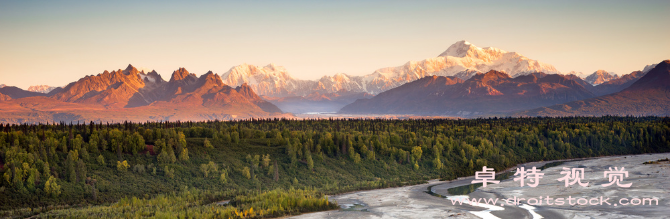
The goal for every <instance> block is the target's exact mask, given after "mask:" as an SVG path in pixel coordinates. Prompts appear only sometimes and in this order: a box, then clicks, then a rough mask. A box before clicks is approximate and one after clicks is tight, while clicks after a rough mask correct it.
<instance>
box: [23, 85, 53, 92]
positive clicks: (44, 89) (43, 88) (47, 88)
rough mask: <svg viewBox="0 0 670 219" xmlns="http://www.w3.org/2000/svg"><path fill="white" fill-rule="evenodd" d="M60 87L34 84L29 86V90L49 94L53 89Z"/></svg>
mask: <svg viewBox="0 0 670 219" xmlns="http://www.w3.org/2000/svg"><path fill="white" fill-rule="evenodd" d="M56 88H58V87H52V86H49V85H33V86H30V87H28V91H32V92H38V93H43V94H48V93H49V92H51V91H52V90H54V89H56Z"/></svg>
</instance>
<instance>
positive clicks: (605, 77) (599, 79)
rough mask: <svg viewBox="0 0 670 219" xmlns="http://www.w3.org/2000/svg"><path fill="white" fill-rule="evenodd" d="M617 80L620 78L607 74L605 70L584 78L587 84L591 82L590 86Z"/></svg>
mask: <svg viewBox="0 0 670 219" xmlns="http://www.w3.org/2000/svg"><path fill="white" fill-rule="evenodd" d="M645 68H646V67H645ZM617 78H619V76H618V75H616V74H614V73H611V72H607V71H605V70H598V71H596V72H593V74H591V75H589V76H587V77H586V78H584V80H585V81H586V82H589V84H592V85H599V84H602V83H605V82H608V81H611V80H614V79H617Z"/></svg>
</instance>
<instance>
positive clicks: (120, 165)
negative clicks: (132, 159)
mask: <svg viewBox="0 0 670 219" xmlns="http://www.w3.org/2000/svg"><path fill="white" fill-rule="evenodd" d="M128 168H130V165H129V164H128V161H125V160H124V161H123V162H121V161H116V169H117V170H118V171H126V170H128Z"/></svg>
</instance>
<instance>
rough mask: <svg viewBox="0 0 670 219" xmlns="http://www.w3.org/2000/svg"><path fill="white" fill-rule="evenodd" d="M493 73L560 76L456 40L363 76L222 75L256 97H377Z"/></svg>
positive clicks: (245, 71) (244, 70) (279, 71)
mask: <svg viewBox="0 0 670 219" xmlns="http://www.w3.org/2000/svg"><path fill="white" fill-rule="evenodd" d="M491 70H496V71H499V72H505V73H507V74H509V75H510V76H512V77H516V76H519V75H525V74H530V73H535V72H544V73H547V74H556V73H559V72H558V71H557V70H556V68H554V66H552V65H549V64H545V63H542V62H539V61H536V60H533V59H529V58H527V57H525V56H522V55H520V54H518V53H516V52H507V51H505V50H502V49H498V48H494V47H485V48H480V47H477V46H475V45H473V44H472V43H470V42H468V41H465V40H462V41H458V42H456V43H454V44H452V45H451V46H449V48H448V49H447V50H446V51H445V52H443V53H442V54H440V56H438V57H433V58H428V59H425V60H421V61H409V62H407V63H406V64H404V65H401V66H397V67H387V68H381V69H378V70H376V71H375V72H373V73H371V74H368V75H364V76H351V75H346V74H344V73H337V74H335V75H333V76H323V77H322V78H320V79H318V80H316V81H313V80H298V79H295V78H293V77H291V76H290V75H289V74H288V71H287V70H286V69H285V68H283V67H281V66H277V65H274V64H269V65H266V66H265V67H257V66H253V65H248V64H242V65H238V66H235V67H233V68H231V69H230V70H229V71H228V72H226V73H224V74H223V75H221V78H222V79H223V81H224V82H225V83H226V84H228V85H230V86H233V87H235V86H240V85H242V84H244V83H247V84H248V85H249V86H250V87H251V88H252V89H253V90H254V91H255V92H256V93H257V94H258V95H266V96H289V95H298V96H302V95H306V94H310V93H313V92H315V91H316V92H337V91H339V90H347V91H352V92H366V93H370V94H378V93H381V92H384V91H386V90H389V89H391V88H394V87H397V86H400V85H403V84H405V83H408V82H411V81H414V80H417V79H420V78H423V77H426V76H433V75H438V76H457V77H460V78H463V79H467V78H469V77H471V76H472V75H474V74H476V73H478V72H479V73H484V72H489V71H491Z"/></svg>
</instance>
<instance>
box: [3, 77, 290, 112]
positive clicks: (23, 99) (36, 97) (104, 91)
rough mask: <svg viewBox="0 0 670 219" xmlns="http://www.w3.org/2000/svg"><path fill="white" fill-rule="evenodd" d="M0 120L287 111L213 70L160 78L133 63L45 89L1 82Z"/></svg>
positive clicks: (247, 87)
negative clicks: (123, 67)
mask: <svg viewBox="0 0 670 219" xmlns="http://www.w3.org/2000/svg"><path fill="white" fill-rule="evenodd" d="M0 93H1V94H3V96H0V100H2V101H0V111H2V112H3V116H2V117H1V118H0V122H14V123H22V122H29V123H32V122H47V121H100V122H102V121H112V120H116V121H123V120H130V121H146V120H215V119H220V120H225V119H235V118H248V117H273V116H290V115H286V114H283V113H282V112H281V110H279V108H277V107H276V106H275V105H273V104H272V103H269V102H267V101H265V100H263V99H261V98H260V97H259V96H258V95H256V94H255V93H254V92H253V91H252V89H251V88H250V87H249V86H247V85H244V84H243V85H241V86H238V87H236V88H233V87H230V86H228V85H226V84H224V83H223V81H222V80H221V78H220V77H219V76H218V75H217V74H214V73H212V72H208V73H206V74H204V75H202V76H200V77H197V76H196V75H195V74H192V73H189V72H188V71H187V70H186V69H184V68H180V69H178V70H176V71H174V72H173V73H172V76H171V78H170V80H169V81H165V80H164V79H163V78H162V77H161V76H160V75H159V74H158V73H156V72H155V71H152V72H149V73H144V72H143V71H142V72H140V71H138V70H137V69H136V68H135V67H133V66H132V65H128V67H127V68H126V69H125V70H121V69H119V70H116V71H112V72H108V71H104V72H103V73H100V74H97V75H89V76H86V77H83V78H81V79H79V80H78V81H76V82H72V83H70V84H68V85H67V86H65V87H64V88H62V89H56V90H52V91H51V92H49V93H48V94H44V93H40V92H31V91H24V90H22V89H19V88H16V87H11V86H6V87H3V88H0Z"/></svg>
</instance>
